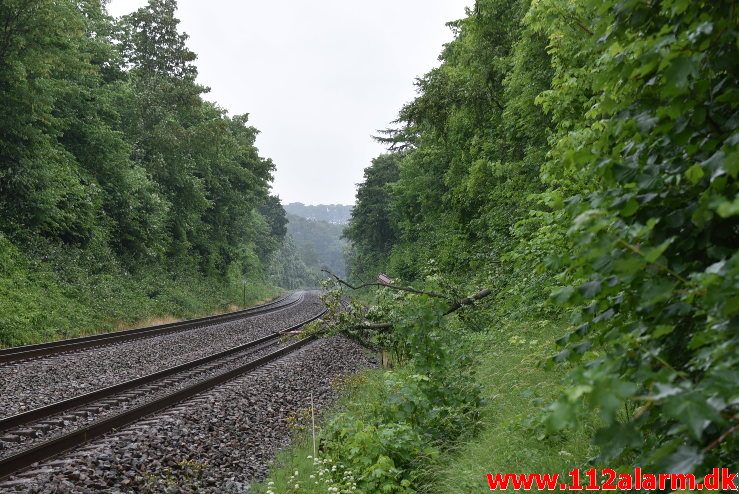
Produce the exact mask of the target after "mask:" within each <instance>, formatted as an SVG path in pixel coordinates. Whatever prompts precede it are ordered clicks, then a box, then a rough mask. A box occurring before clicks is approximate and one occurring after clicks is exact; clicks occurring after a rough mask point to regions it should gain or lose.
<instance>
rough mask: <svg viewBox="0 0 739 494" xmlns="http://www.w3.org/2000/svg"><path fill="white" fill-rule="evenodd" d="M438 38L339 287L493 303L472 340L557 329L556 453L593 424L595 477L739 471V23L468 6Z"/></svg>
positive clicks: (380, 170)
mask: <svg viewBox="0 0 739 494" xmlns="http://www.w3.org/2000/svg"><path fill="white" fill-rule="evenodd" d="M450 26H451V27H452V28H453V29H454V30H455V32H456V33H457V36H456V39H455V40H454V41H453V42H451V43H450V44H448V45H447V46H446V47H445V49H444V51H443V53H442V56H441V60H442V63H441V66H440V67H438V68H436V69H434V70H432V71H431V72H429V73H428V74H426V75H425V76H423V77H422V78H420V79H419V80H418V90H419V95H418V97H417V98H416V99H415V100H414V101H413V102H411V103H409V104H408V105H406V106H405V107H404V108H403V109H402V110H401V112H400V117H399V120H398V122H397V123H398V124H399V126H398V127H396V128H394V129H389V130H387V131H385V132H383V136H382V140H384V141H385V142H387V143H388V144H389V145H390V149H391V154H389V155H385V156H382V157H380V158H378V159H376V160H375V161H373V163H372V166H371V167H370V168H368V169H367V170H366V172H365V183H364V184H362V185H361V186H360V189H359V193H358V201H357V205H356V207H355V209H354V211H353V215H352V219H351V221H350V225H349V227H348V229H347V236H348V238H349V239H350V240H351V241H352V250H351V252H352V258H351V259H350V260H349V265H350V266H351V270H352V271H351V272H352V273H353V274H357V275H360V276H364V275H366V274H367V273H370V274H371V273H373V272H374V273H376V272H377V270H379V269H383V270H387V272H388V273H389V274H390V275H391V276H393V277H395V278H397V279H398V280H405V281H410V282H415V283H416V284H418V285H419V286H420V285H422V284H427V285H429V286H441V287H442V288H446V289H447V290H448V292H449V293H456V294H457V295H462V294H464V293H466V292H465V291H464V290H462V288H465V289H466V291H467V292H468V291H470V290H471V289H473V288H479V287H481V286H489V287H491V288H493V289H494V290H495V293H496V300H495V304H494V307H493V308H491V309H489V310H487V311H486V313H485V314H484V317H480V318H478V320H477V321H476V326H477V327H485V326H488V327H490V326H495V325H496V324H497V323H496V321H499V320H501V318H508V319H510V318H515V317H525V318H528V319H530V320H532V321H534V322H535V321H536V319H537V318H538V319H542V320H544V319H545V318H556V319H560V320H563V321H566V322H567V324H569V325H570V331H569V333H568V335H566V336H564V337H563V338H561V339H560V341H559V343H560V345H561V351H560V353H558V354H557V355H556V356H555V357H554V358H553V362H552V364H553V365H567V366H571V368H572V369H573V371H572V372H571V373H570V377H569V380H568V383H569V387H568V389H567V391H566V392H565V393H564V394H563V396H562V398H561V399H560V400H558V401H557V402H556V403H554V404H551V405H550V406H549V408H548V410H547V411H546V413H545V417H546V420H545V421H544V422H545V423H546V425H547V426H548V431H549V432H548V433H549V434H550V436H549V437H550V439H552V438H554V437H556V433H557V431H560V430H562V429H564V428H567V427H573V426H577V425H578V423H579V420H581V419H582V415H583V414H584V413H585V410H586V407H585V406H584V405H585V404H587V405H589V406H590V407H592V408H594V409H595V410H597V412H598V415H599V418H598V420H599V424H600V425H599V427H598V430H597V432H596V433H595V434H594V441H595V444H596V445H598V446H599V447H600V452H601V455H600V460H599V461H602V462H606V461H607V462H608V463H609V464H610V465H614V464H615V465H623V466H628V465H640V466H646V467H649V468H653V469H655V470H656V469H659V470H662V471H665V470H668V471H674V472H679V471H695V472H700V473H705V472H706V470H707V469H709V468H712V467H716V466H734V463H732V462H734V461H735V458H736V454H737V449H738V446H739V443H738V441H739V439H737V434H736V430H737V425H738V424H737V413H738V412H739V410H738V409H737V407H739V402H738V401H737V395H736V383H737V382H739V365H737V364H738V363H739V362H738V359H739V352H738V351H737V350H738V349H737V342H738V339H739V336H738V335H739V331H737V329H739V328H737V321H739V314H738V313H739V303H737V302H738V301H739V254H738V253H737V247H738V246H739V243H738V239H739V223H738V222H737V217H738V216H739V207H738V206H737V204H739V202H737V201H739V195H738V190H737V181H736V179H737V173H739V161H738V159H737V158H738V157H739V153H738V151H737V144H738V143H739V140H738V135H739V134H737V124H738V123H739V120H738V119H737V101H739V99H738V98H737V63H738V62H737V61H738V60H739V56H738V54H737V44H736V40H737V37H736V36H737V12H736V10H735V4H734V2H731V1H716V2H708V1H701V2H687V1H679V0H662V1H653V2H638V1H629V0H627V1H618V2H616V1H594V0H578V1H575V2H571V1H563V0H540V1H534V2H529V1H527V0H478V1H477V2H476V3H475V7H474V9H471V10H470V11H469V13H468V16H467V17H466V18H465V19H462V20H460V21H456V22H453V23H450ZM550 294H551V296H550ZM415 317H417V318H420V317H421V316H419V315H416V316H415ZM434 327H435V326H434V325H430V326H429V328H431V329H429V328H426V329H427V330H432V331H433V328H434ZM416 330H418V331H424V328H423V327H417V328H416ZM440 340H441V341H446V342H447V343H445V344H446V345H451V344H452V343H453V341H451V340H450V339H449V338H443V337H440Z"/></svg>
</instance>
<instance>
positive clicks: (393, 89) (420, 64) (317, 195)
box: [108, 0, 474, 204]
mask: <svg viewBox="0 0 739 494" xmlns="http://www.w3.org/2000/svg"><path fill="white" fill-rule="evenodd" d="M473 1H474V0H371V1H362V2H359V1H356V0H355V1H351V0H314V1H312V2H308V1H305V0H303V1H300V0H281V1H268V0H262V1H254V0H240V1H239V0H208V1H204V0H179V11H178V17H179V19H180V20H181V21H182V22H181V24H180V29H181V30H183V31H185V32H187V33H188V34H189V35H190V39H189V42H188V46H189V47H190V49H191V50H193V51H194V52H195V53H197V54H198V60H197V62H196V64H197V67H198V71H199V74H200V76H199V82H200V83H201V84H204V85H206V86H209V87H210V88H211V92H210V94H209V95H207V98H208V99H210V100H212V101H216V102H217V103H218V104H219V105H220V106H222V107H223V108H226V109H227V110H228V111H229V112H230V113H231V114H239V113H249V120H250V123H251V124H252V125H254V126H255V127H256V128H258V129H259V130H260V131H261V134H260V135H259V137H258V138H257V146H258V147H259V150H260V153H261V154H262V156H265V157H270V158H272V160H273V161H274V162H275V164H276V166H277V171H276V172H275V184H274V192H275V193H276V194H278V195H279V196H280V198H281V199H282V200H283V201H284V202H286V203H287V202H296V201H300V202H303V203H306V204H319V203H323V204H330V203H341V204H353V203H354V194H355V189H356V184H357V183H359V182H361V180H362V171H363V169H364V168H365V167H366V166H368V165H369V164H370V160H371V159H372V158H373V157H375V156H377V155H378V154H380V153H381V152H383V150H384V148H383V146H382V145H380V144H377V143H375V142H374V141H373V140H372V139H371V138H370V136H371V135H373V134H375V131H376V129H381V128H386V127H387V126H388V125H389V124H390V122H391V121H392V120H394V119H395V118H396V116H397V113H398V110H400V108H401V106H402V105H403V104H404V103H406V102H408V101H410V100H412V99H413V97H414V95H415V88H414V86H413V81H414V79H415V78H416V77H417V76H420V75H422V74H424V73H425V72H427V71H428V70H430V69H431V68H432V67H434V66H436V65H438V63H439V62H438V60H437V57H438V55H439V53H440V52H441V49H442V45H443V44H444V43H446V42H448V41H450V40H451V39H452V34H451V31H450V30H449V28H448V27H446V26H445V23H446V22H448V21H451V20H454V19H458V18H461V17H463V16H464V14H465V6H469V5H471V4H472V3H473ZM145 4H146V0H112V1H111V2H110V5H109V7H108V11H109V12H110V13H111V14H112V15H115V16H119V15H123V14H126V13H129V12H131V11H132V10H134V9H136V8H138V7H141V6H142V5H145Z"/></svg>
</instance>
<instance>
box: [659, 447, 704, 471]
mask: <svg viewBox="0 0 739 494" xmlns="http://www.w3.org/2000/svg"><path fill="white" fill-rule="evenodd" d="M701 463H703V453H701V452H700V451H699V450H698V449H696V448H694V447H692V446H680V448H678V450H677V451H676V452H675V453H674V454H673V455H671V456H670V457H669V458H668V459H667V468H666V471H667V473H693V472H694V471H695V469H696V467H697V466H699V465H700V464H701Z"/></svg>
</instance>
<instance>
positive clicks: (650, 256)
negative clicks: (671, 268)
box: [643, 238, 675, 262]
mask: <svg viewBox="0 0 739 494" xmlns="http://www.w3.org/2000/svg"><path fill="white" fill-rule="evenodd" d="M674 241H675V239H674V238H668V239H667V240H665V241H664V242H662V243H661V244H659V245H658V246H657V247H652V248H650V249H646V250H644V251H643V254H644V259H646V260H647V262H654V261H656V260H657V259H659V256H661V255H662V253H663V252H664V251H665V250H667V247H669V246H670V244H672V242H674Z"/></svg>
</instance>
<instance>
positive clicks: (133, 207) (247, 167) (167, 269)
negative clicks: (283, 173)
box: [0, 0, 285, 345]
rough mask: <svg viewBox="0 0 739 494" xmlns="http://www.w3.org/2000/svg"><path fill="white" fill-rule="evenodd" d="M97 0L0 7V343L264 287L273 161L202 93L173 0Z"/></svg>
mask: <svg viewBox="0 0 739 494" xmlns="http://www.w3.org/2000/svg"><path fill="white" fill-rule="evenodd" d="M104 4H105V2H100V1H99V0H83V1H79V2H77V1H71V0H69V1H68V0H64V1H52V0H8V1H3V2H2V3H1V4H0V23H1V24H2V25H3V26H4V27H3V33H4V34H3V36H2V40H1V41H0V101H2V114H1V115H0V162H1V163H2V168H0V235H1V236H0V241H1V242H2V243H1V245H0V249H1V250H0V253H1V254H2V256H3V258H4V261H5V262H4V263H3V266H2V267H0V269H2V272H0V280H1V282H2V287H3V289H2V291H1V292H0V345H8V344H18V343H27V342H32V341H38V340H39V339H46V338H54V337H59V336H61V335H71V334H76V332H77V331H82V330H88V329H92V326H95V325H100V324H103V325H104V326H110V324H111V323H112V321H113V320H114V319H119V318H124V319H126V320H131V319H132V318H138V317H141V316H144V315H150V314H153V313H163V314H174V315H186V314H193V313H195V312H199V311H200V310H205V311H210V310H212V309H214V308H217V307H223V306H225V305H227V304H229V303H236V302H241V301H242V298H243V292H242V289H241V285H242V281H246V282H247V285H248V290H249V291H250V293H251V294H252V298H253V296H254V295H256V294H257V293H259V294H260V295H265V294H266V293H267V292H265V290H264V286H266V285H267V284H268V283H267V282H268V278H267V274H268V263H269V261H270V259H271V257H272V254H273V253H274V252H275V251H276V249H277V248H278V247H279V246H280V244H281V241H282V238H283V237H284V235H285V230H284V223H285V212H284V210H283V209H282V206H280V204H279V200H277V199H276V198H270V197H269V195H268V191H269V186H270V182H271V180H272V175H271V174H272V170H273V169H274V165H273V163H272V162H271V161H270V160H269V159H265V158H262V157H260V156H259V154H258V151H257V149H256V147H255V146H254V141H255V138H256V135H257V130H256V129H255V128H253V127H251V126H249V125H248V118H247V116H246V115H237V116H229V115H227V114H226V112H225V111H224V110H223V109H221V108H220V107H218V106H217V105H215V104H213V103H210V102H207V101H205V100H204V99H203V97H202V95H203V94H204V93H206V92H207V91H208V89H207V88H205V87H202V86H200V85H199V84H197V82H196V76H197V69H196V67H195V65H194V64H193V62H194V60H195V58H196V55H195V54H194V53H193V52H191V51H190V50H189V49H188V48H187V46H186V40H187V36H186V35H184V34H182V33H180V32H179V30H178V20H177V19H176V18H175V16H174V15H175V10H176V2H175V1H174V0H152V1H150V2H149V3H148V5H146V6H145V7H143V8H141V9H139V10H137V11H135V12H133V13H131V14H130V15H127V16H124V17H123V18H121V19H112V18H110V17H109V16H108V15H107V14H106V11H105V7H104ZM21 253H22V254H21ZM52 301H53V302H54V303H52ZM103 301H105V302H103Z"/></svg>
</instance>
